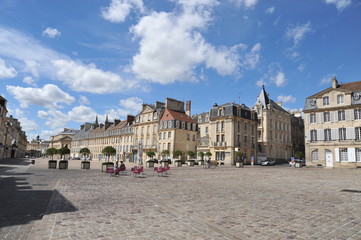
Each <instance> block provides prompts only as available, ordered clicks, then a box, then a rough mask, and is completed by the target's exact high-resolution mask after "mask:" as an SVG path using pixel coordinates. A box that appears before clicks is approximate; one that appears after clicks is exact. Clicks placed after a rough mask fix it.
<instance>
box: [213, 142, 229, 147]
mask: <svg viewBox="0 0 361 240" xmlns="http://www.w3.org/2000/svg"><path fill="white" fill-rule="evenodd" d="M214 146H215V147H227V143H226V142H215V143H214Z"/></svg>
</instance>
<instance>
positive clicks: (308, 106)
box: [304, 78, 361, 167]
mask: <svg viewBox="0 0 361 240" xmlns="http://www.w3.org/2000/svg"><path fill="white" fill-rule="evenodd" d="M304 114H305V136H306V143H305V144H306V154H305V155H306V164H307V165H308V166H317V165H322V166H326V167H343V166H346V167H355V166H361V81H359V82H351V83H344V84H339V83H338V81H337V80H336V78H333V79H332V86H331V87H329V88H327V89H325V90H323V91H321V92H318V93H316V94H314V95H312V96H309V97H308V98H306V102H305V107H304Z"/></svg>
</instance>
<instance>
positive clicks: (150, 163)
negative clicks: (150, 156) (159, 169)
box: [146, 161, 154, 168]
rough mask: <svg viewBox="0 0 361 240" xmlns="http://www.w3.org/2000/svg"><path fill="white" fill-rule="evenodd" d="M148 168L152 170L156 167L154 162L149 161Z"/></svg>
mask: <svg viewBox="0 0 361 240" xmlns="http://www.w3.org/2000/svg"><path fill="white" fill-rule="evenodd" d="M146 166H147V167H149V168H152V167H154V162H153V161H147V162H146Z"/></svg>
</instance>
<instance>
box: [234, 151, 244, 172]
mask: <svg viewBox="0 0 361 240" xmlns="http://www.w3.org/2000/svg"><path fill="white" fill-rule="evenodd" d="M243 155H244V153H243V152H236V161H235V164H236V167H238V168H241V167H243V160H242V159H243Z"/></svg>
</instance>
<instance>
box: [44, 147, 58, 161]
mask: <svg viewBox="0 0 361 240" xmlns="http://www.w3.org/2000/svg"><path fill="white" fill-rule="evenodd" d="M55 154H58V150H57V149H56V148H48V149H46V155H50V156H51V160H53V156H54V155H55Z"/></svg>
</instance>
